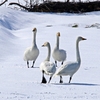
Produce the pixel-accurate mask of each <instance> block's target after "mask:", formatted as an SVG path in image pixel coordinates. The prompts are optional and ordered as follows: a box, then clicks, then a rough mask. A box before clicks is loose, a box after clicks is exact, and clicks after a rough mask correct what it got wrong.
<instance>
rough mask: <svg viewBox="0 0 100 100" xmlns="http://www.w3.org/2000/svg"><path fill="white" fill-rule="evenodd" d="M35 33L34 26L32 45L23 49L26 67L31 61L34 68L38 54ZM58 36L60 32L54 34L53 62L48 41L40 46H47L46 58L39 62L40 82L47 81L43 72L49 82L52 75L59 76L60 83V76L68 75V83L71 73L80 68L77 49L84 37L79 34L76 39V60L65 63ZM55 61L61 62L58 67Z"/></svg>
mask: <svg viewBox="0 0 100 100" xmlns="http://www.w3.org/2000/svg"><path fill="white" fill-rule="evenodd" d="M36 34H37V29H36V28H34V29H33V42H32V46H31V47H28V48H27V49H26V50H25V51H24V60H25V61H26V62H27V67H28V68H29V61H33V64H32V66H31V67H32V68H34V64H35V61H36V59H37V57H38V56H39V49H38V47H37V44H36ZM59 37H60V32H58V33H57V34H56V46H55V48H54V49H53V50H52V57H53V59H54V61H55V63H53V62H52V61H50V56H51V46H50V43H49V42H45V43H44V44H43V45H42V47H47V49H48V53H47V57H46V59H45V60H44V61H42V62H41V64H40V70H41V72H42V81H41V83H47V79H46V78H45V76H44V74H46V75H49V76H50V78H49V81H48V83H50V81H51V79H52V77H53V76H60V83H63V79H62V76H70V78H69V83H70V82H71V80H72V77H73V75H74V74H75V73H76V72H77V71H78V69H79V68H80V65H81V57H80V51H79V42H80V41H83V40H86V38H83V37H81V36H79V37H77V39H76V61H70V62H68V61H67V62H66V63H64V61H65V60H66V50H63V49H59ZM57 61H58V62H61V65H60V66H59V67H58V66H57Z"/></svg>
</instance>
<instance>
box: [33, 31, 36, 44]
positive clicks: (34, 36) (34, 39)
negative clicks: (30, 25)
mask: <svg viewBox="0 0 100 100" xmlns="http://www.w3.org/2000/svg"><path fill="white" fill-rule="evenodd" d="M33 46H36V32H33Z"/></svg>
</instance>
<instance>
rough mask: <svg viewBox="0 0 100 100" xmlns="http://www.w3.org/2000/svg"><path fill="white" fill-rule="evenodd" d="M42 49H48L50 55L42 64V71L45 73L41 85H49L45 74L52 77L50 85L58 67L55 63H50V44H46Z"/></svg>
mask: <svg viewBox="0 0 100 100" xmlns="http://www.w3.org/2000/svg"><path fill="white" fill-rule="evenodd" d="M42 47H47V48H48V55H47V58H46V59H45V60H44V61H43V62H42V63H41V64H40V70H41V71H42V73H43V76H42V82H41V83H47V81H46V79H45V77H44V73H45V74H47V75H50V78H49V81H48V83H49V82H50V81H51V79H52V76H53V74H54V73H55V71H56V66H55V64H54V63H53V62H51V61H50V54H51V47H50V43H49V42H45V43H44V44H43V45H42Z"/></svg>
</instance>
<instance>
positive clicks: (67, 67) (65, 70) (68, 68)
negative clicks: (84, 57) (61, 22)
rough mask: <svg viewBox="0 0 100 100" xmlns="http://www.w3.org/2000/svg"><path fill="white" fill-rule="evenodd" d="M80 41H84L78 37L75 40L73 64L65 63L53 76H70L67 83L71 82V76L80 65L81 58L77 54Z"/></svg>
mask: <svg viewBox="0 0 100 100" xmlns="http://www.w3.org/2000/svg"><path fill="white" fill-rule="evenodd" d="M81 40H86V39H85V38H83V37H78V38H77V40H76V58H77V59H76V61H75V62H67V63H65V64H64V65H62V66H61V67H59V68H58V70H57V71H56V72H55V74H54V76H55V75H61V76H67V75H69V76H70V80H69V83H70V82H71V79H72V76H73V75H74V74H75V73H76V72H77V70H78V69H79V67H80V65H81V58H80V53H79V42H80V41H81Z"/></svg>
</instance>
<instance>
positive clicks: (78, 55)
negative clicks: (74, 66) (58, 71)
mask: <svg viewBox="0 0 100 100" xmlns="http://www.w3.org/2000/svg"><path fill="white" fill-rule="evenodd" d="M76 59H77V62H78V63H79V64H81V58H80V52H79V41H78V40H77V41H76Z"/></svg>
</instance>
